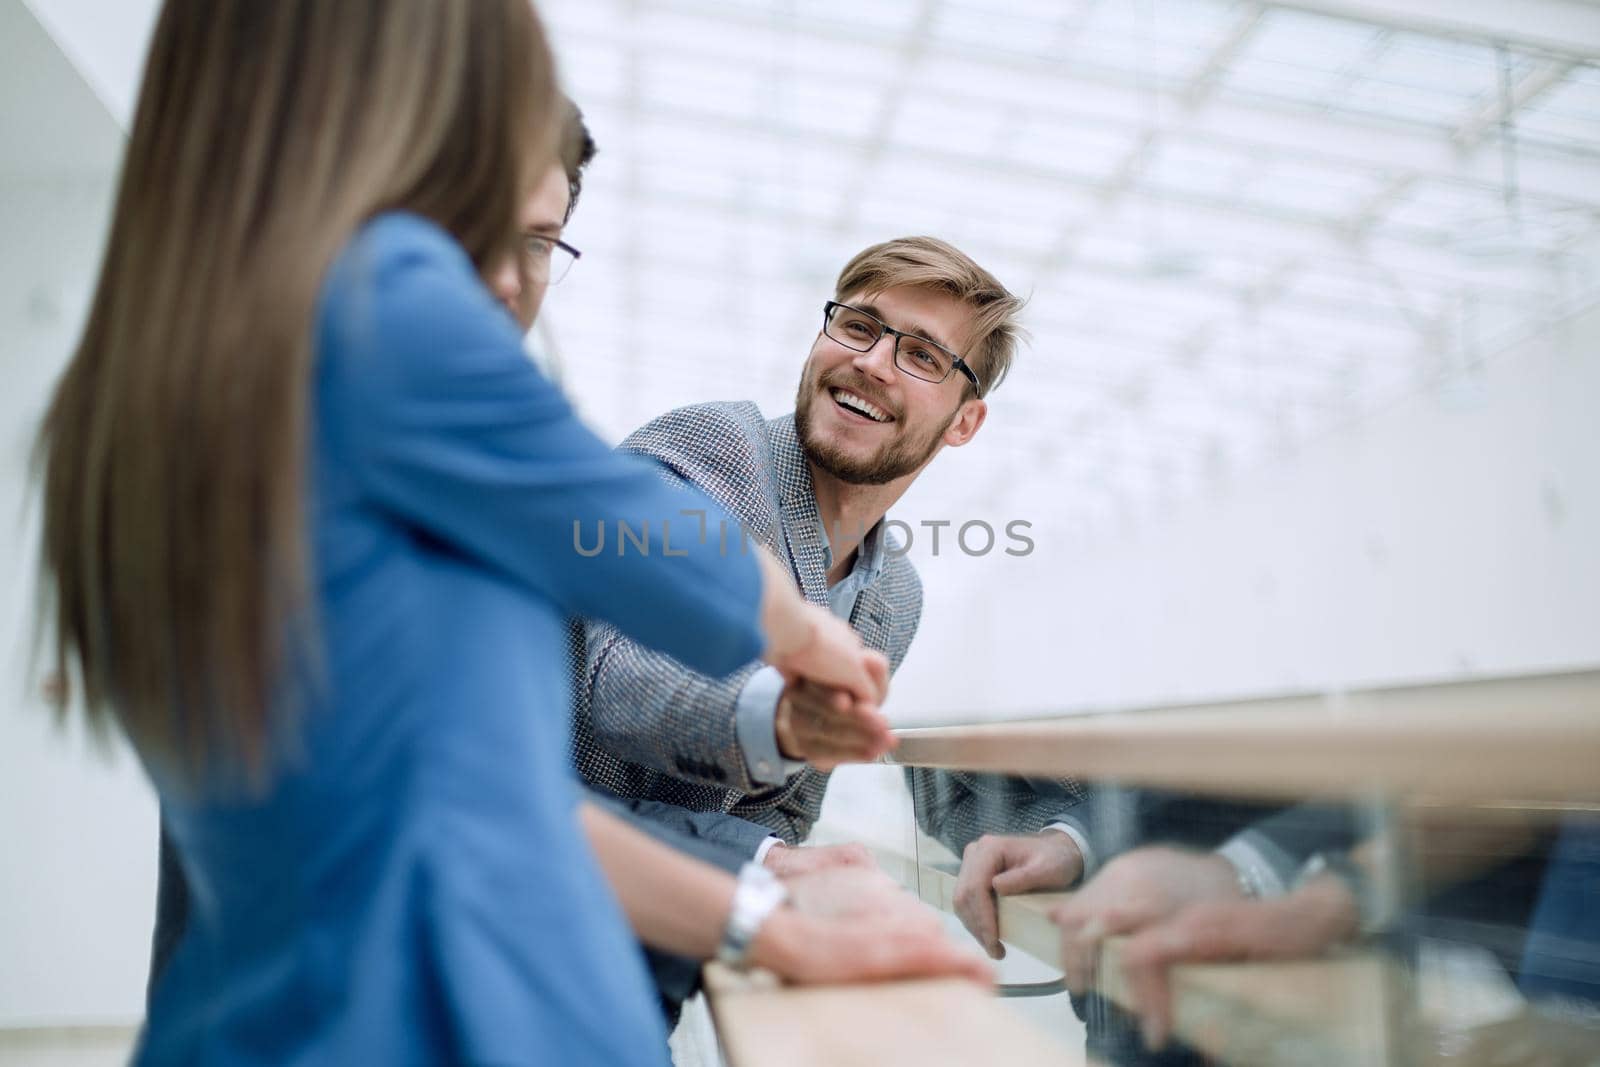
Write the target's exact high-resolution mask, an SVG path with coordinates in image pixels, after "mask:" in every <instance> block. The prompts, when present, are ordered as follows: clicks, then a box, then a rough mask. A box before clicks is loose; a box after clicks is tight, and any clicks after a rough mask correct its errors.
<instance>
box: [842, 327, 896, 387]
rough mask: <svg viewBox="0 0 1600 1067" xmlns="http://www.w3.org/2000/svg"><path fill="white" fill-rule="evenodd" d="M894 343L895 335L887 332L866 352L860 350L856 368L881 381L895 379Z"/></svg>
mask: <svg viewBox="0 0 1600 1067" xmlns="http://www.w3.org/2000/svg"><path fill="white" fill-rule="evenodd" d="M894 345H895V336H894V334H892V333H886V334H884V335H883V336H882V337H880V338H878V340H877V342H876V343H875V344H873V346H872V347H871V348H869V349H867V350H866V351H865V352H858V353H857V354H856V357H855V359H853V360H851V362H852V363H854V364H855V368H856V370H858V371H860V372H861V373H862V374H865V375H867V376H869V377H872V378H876V379H878V380H879V381H880V382H892V381H894Z"/></svg>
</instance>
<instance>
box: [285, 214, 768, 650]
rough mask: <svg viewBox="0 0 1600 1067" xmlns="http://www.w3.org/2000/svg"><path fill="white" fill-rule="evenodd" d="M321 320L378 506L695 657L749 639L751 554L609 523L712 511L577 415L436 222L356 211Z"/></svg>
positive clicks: (325, 397)
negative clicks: (638, 535) (667, 550)
mask: <svg viewBox="0 0 1600 1067" xmlns="http://www.w3.org/2000/svg"><path fill="white" fill-rule="evenodd" d="M319 324H320V335H319V344H318V350H319V354H320V356H321V363H320V366H319V374H320V376H321V382H320V385H321V388H320V389H319V393H318V395H319V398H320V401H319V402H321V403H324V404H326V405H328V406H330V407H331V410H328V411H324V412H321V413H319V414H320V415H321V417H320V418H319V419H318V420H317V425H318V427H319V431H320V432H325V433H331V434H336V435H339V436H340V437H341V438H342V440H341V442H340V444H341V445H342V446H343V447H341V448H338V449H336V452H337V454H339V455H342V456H346V457H348V459H349V462H350V463H351V465H352V468H353V476H354V477H355V478H356V479H357V480H358V483H359V484H360V486H361V488H362V490H363V491H364V492H365V493H366V494H367V495H368V496H369V497H370V498H371V500H372V501H373V502H374V504H375V506H377V507H378V508H381V509H383V510H385V511H387V512H389V513H390V514H392V515H393V516H394V517H395V519H396V520H397V521H399V522H401V523H404V524H406V525H408V526H410V527H412V528H413V529H415V530H416V531H417V532H418V533H419V535H421V536H425V537H428V538H431V539H433V540H435V541H437V542H439V543H441V544H442V545H444V546H447V547H448V548H449V549H450V550H453V551H456V552H459V553H461V554H462V555H464V556H466V557H469V558H471V559H473V560H476V561H477V562H478V563H480V564H482V565H483V566H485V567H488V568H492V569H494V570H496V571H499V572H501V573H502V574H504V575H505V576H506V577H507V578H508V579H510V580H512V581H515V582H518V583H521V584H523V585H524V586H526V587H527V588H529V589H530V590H532V591H535V592H537V593H539V594H541V595H543V596H546V597H548V598H549V599H550V600H551V601H553V602H554V603H555V604H556V605H557V606H558V607H559V608H560V609H561V610H562V611H563V612H566V613H568V614H574V615H584V616H588V617H592V618H597V619H603V620H606V621H607V622H609V623H611V624H613V625H615V626H616V627H617V628H618V630H620V631H621V632H623V633H626V634H628V635H629V636H630V637H632V638H634V639H636V640H637V641H639V642H640V643H641V644H642V645H644V646H647V647H650V648H656V649H660V650H662V651H664V652H667V653H669V654H671V655H672V656H674V657H675V658H677V659H679V660H681V661H683V662H684V663H686V664H689V665H691V666H693V667H695V668H698V669H701V670H705V671H709V672H712V673H722V672H726V671H729V670H732V669H733V668H734V667H737V666H738V665H740V664H742V663H746V662H748V661H749V660H751V659H753V658H754V657H755V656H756V655H758V654H759V653H760V650H761V647H762V638H761V634H760V630H759V625H758V612H759V601H760V584H761V579H760V573H759V571H758V569H757V567H756V563H755V561H754V559H752V558H750V557H748V556H740V555H738V554H730V553H724V552H721V551H719V549H718V546H717V545H716V544H715V543H714V542H707V543H699V542H697V541H694V540H692V539H685V540H684V541H683V543H682V544H681V545H674V546H673V554H672V555H670V556H669V555H666V554H664V552H663V549H662V546H661V545H660V544H659V542H657V543H654V544H650V543H649V542H648V541H647V542H646V544H649V545H650V547H649V548H646V549H641V548H640V547H639V546H638V545H636V544H633V545H628V546H624V545H623V543H622V541H621V538H620V527H619V524H626V525H627V526H628V528H629V529H631V530H635V531H642V530H648V529H650V528H652V527H653V528H654V529H656V530H657V531H659V530H660V529H661V525H662V523H664V522H667V521H670V520H671V519H673V518H674V517H679V516H681V514H682V513H683V512H684V511H686V510H704V511H707V512H709V513H710V514H712V515H715V516H720V515H721V514H722V513H721V511H720V510H719V509H717V508H716V506H715V505H714V504H712V503H711V501H710V500H708V499H707V498H705V497H704V496H702V495H701V494H698V493H694V492H692V491H690V490H687V489H684V488H682V487H674V486H669V485H666V484H664V483H663V482H662V480H661V479H660V478H659V477H657V476H656V475H655V473H654V472H653V471H652V469H651V467H650V465H648V464H647V463H645V462H642V461H640V460H637V459H634V458H630V457H627V456H624V455H620V454H618V453H615V452H613V451H612V450H611V449H610V448H609V447H607V446H606V444H605V443H604V442H602V441H601V440H600V439H599V438H597V437H596V436H595V435H594V434H593V433H592V432H590V431H589V430H588V429H587V428H586V427H585V426H584V425H583V424H582V423H581V422H580V421H579V420H578V419H577V417H576V416H575V415H574V413H573V411H572V409H571V407H570V405H569V404H568V403H567V400H566V398H565V397H564V396H563V395H562V393H561V391H560V390H559V389H558V388H557V387H556V386H555V385H554V384H553V383H551V382H550V381H549V380H548V379H547V378H545V377H544V376H543V375H542V374H541V373H540V372H539V371H538V370H537V369H536V368H535V367H534V365H533V363H532V362H531V361H530V360H529V359H528V358H527V357H526V354H525V353H524V351H523V349H522V344H521V341H520V339H519V338H518V336H517V332H516V329H515V326H514V324H513V323H512V321H511V319H510V317H509V316H507V315H506V314H505V313H504V311H503V310H502V309H500V308H499V306H498V305H496V304H495V303H494V301H493V300H492V298H491V297H490V296H489V294H488V292H487V291H486V290H485V289H484V288H483V287H482V285H481V284H480V283H479V281H478V279H477V276H476V274H474V273H473V271H472V267H471V264H470V263H469V262H468V260H467V258H466V256H465V255H464V254H463V253H462V252H461V250H460V248H459V247H458V246H456V245H455V244H454V243H453V242H452V241H451V240H450V239H449V238H448V236H447V235H445V234H444V232H443V231H442V230H439V229H438V228H436V227H434V226H432V225H431V224H430V223H426V222H423V221H422V220H420V219H414V218H410V217H406V216H387V217H385V218H384V219H382V220H380V221H379V222H377V223H374V224H372V225H370V226H369V227H367V229H366V230H364V231H363V233H362V234H361V235H360V236H359V237H358V238H357V240H356V241H355V242H354V243H353V244H352V246H351V249H350V250H349V251H347V252H346V254H345V255H344V256H343V257H341V259H340V261H339V263H337V264H336V265H335V267H334V269H333V271H332V273H331V276H330V281H329V283H328V284H327V286H326V287H325V291H324V303H323V308H322V313H321V316H320V319H319ZM681 521H682V520H681V519H680V522H681ZM602 530H605V531H607V541H606V544H605V547H604V549H603V550H600V551H593V552H592V551H591V550H592V549H593V548H594V546H595V543H596V541H597V540H598V537H599V534H600V531H602Z"/></svg>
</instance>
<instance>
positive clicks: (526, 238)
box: [522, 233, 583, 285]
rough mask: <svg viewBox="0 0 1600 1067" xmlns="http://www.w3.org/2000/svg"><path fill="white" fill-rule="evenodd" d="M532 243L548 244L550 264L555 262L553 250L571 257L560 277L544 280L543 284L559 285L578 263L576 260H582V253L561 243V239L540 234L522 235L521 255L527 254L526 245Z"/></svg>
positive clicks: (565, 243)
mask: <svg viewBox="0 0 1600 1067" xmlns="http://www.w3.org/2000/svg"><path fill="white" fill-rule="evenodd" d="M532 241H549V242H550V248H551V255H550V261H551V262H552V263H554V262H555V251H554V250H555V249H557V248H559V249H561V250H562V251H563V252H565V253H566V254H567V255H569V256H571V257H572V260H571V261H570V262H569V263H568V264H567V266H566V269H565V270H563V271H562V272H561V276H560V277H559V278H547V279H545V284H546V285H560V284H561V281H562V279H563V278H565V277H566V276H567V275H568V274H570V273H571V272H572V268H573V266H574V264H576V263H577V262H578V260H580V259H582V258H583V253H582V252H580V251H578V250H577V249H576V248H574V247H572V246H571V245H569V244H567V242H565V241H563V240H562V239H561V238H559V237H546V236H545V235H544V234H542V233H525V234H523V235H522V248H523V254H524V255H526V254H527V248H528V244H529V242H532Z"/></svg>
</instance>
